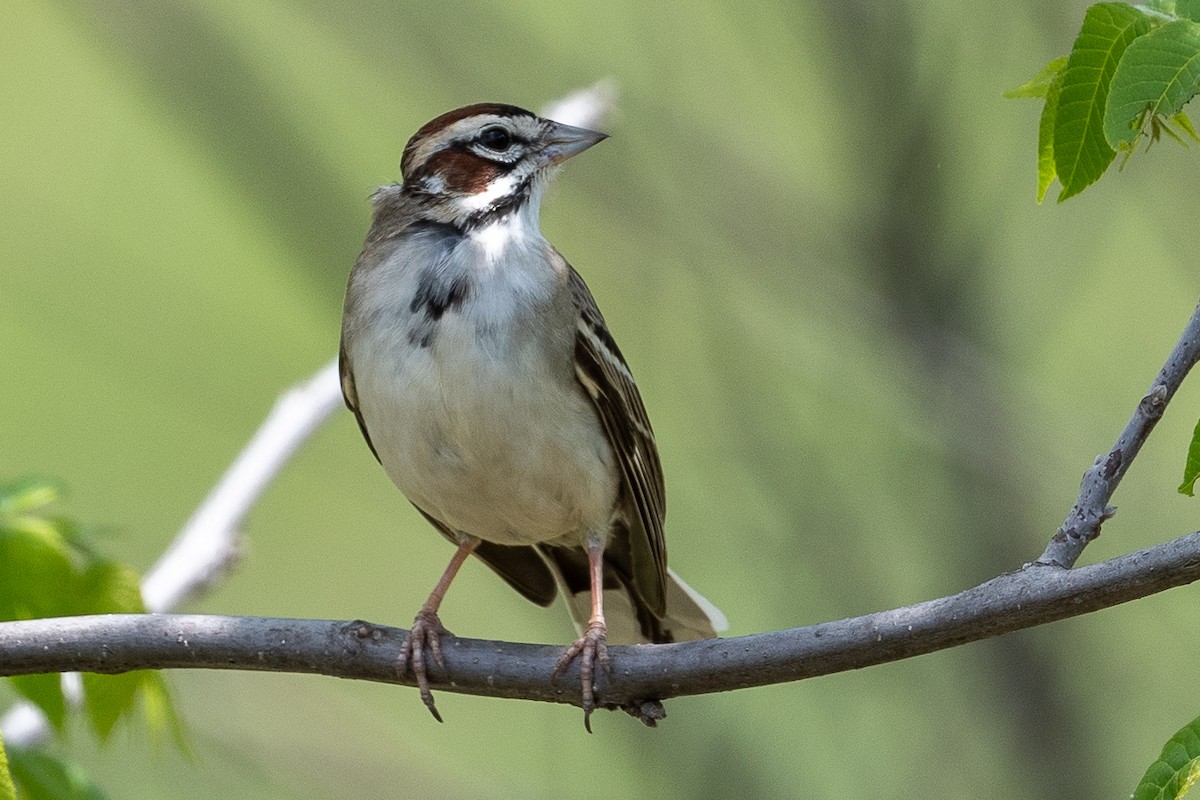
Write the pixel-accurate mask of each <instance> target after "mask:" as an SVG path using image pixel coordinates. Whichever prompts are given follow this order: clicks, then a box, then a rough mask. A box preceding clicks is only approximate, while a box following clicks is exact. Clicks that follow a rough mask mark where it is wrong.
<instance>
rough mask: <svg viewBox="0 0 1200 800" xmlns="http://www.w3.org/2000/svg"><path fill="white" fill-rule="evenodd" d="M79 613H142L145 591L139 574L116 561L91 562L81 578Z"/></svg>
mask: <svg viewBox="0 0 1200 800" xmlns="http://www.w3.org/2000/svg"><path fill="white" fill-rule="evenodd" d="M79 599H80V606H79V610H78V611H77V612H76V613H79V614H141V613H143V612H144V611H145V610H146V606H145V605H144V604H143V603H142V590H141V588H140V586H139V585H138V576H137V573H136V572H134V571H133V570H131V569H130V568H129V567H126V566H125V565H124V564H118V563H117V562H115V561H96V562H95V563H92V564H90V565H88V567H87V568H86V569H85V570H84V572H83V575H82V577H81V580H80V590H79Z"/></svg>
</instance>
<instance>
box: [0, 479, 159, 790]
mask: <svg viewBox="0 0 1200 800" xmlns="http://www.w3.org/2000/svg"><path fill="white" fill-rule="evenodd" d="M60 498H61V488H60V486H59V485H58V484H56V483H54V482H51V481H46V480H40V479H35V478H24V479H21V480H15V481H11V482H8V483H4V484H0V619H3V620H16V619H33V618H35V617H60V616H72V615H77V614H136V613H141V612H143V611H145V608H144V607H143V605H142V597H141V593H140V591H139V590H138V577H137V575H136V574H135V573H134V572H133V571H132V570H130V569H129V568H128V567H126V566H123V565H122V564H119V563H117V562H115V561H112V560H110V559H108V558H106V557H104V556H102V555H101V554H100V553H99V551H98V550H97V548H96V547H95V546H94V543H93V541H92V539H93V538H94V537H92V536H91V535H90V534H89V532H88V531H86V530H83V529H81V528H79V526H78V525H76V524H75V523H74V522H73V521H72V520H70V519H68V518H67V517H64V516H61V515H59V514H56V513H54V511H53V506H54V504H55V503H56V502H57V501H58V500H59V499H60ZM8 681H9V683H11V685H12V686H13V687H14V688H15V689H16V690H17V692H18V694H20V695H21V696H23V697H24V698H25V699H26V700H29V701H32V702H33V703H34V704H36V705H37V707H38V708H40V709H41V711H42V713H43V714H45V716H46V719H48V720H49V722H50V724H51V726H52V727H53V728H54V729H55V731H56V732H57V733H59V734H63V733H64V732H65V730H66V722H67V701H66V698H65V696H64V692H63V688H62V679H61V676H60V675H57V674H49V675H17V676H14V677H11V678H9V679H8ZM82 684H83V693H82V699H83V706H84V707H85V708H86V711H87V718H88V721H89V722H90V724H91V728H92V731H93V732H94V733H95V734H96V735H97V736H98V737H99V738H100V739H101V740H102V741H104V740H107V739H108V738H109V736H110V735H111V734H112V732H113V727H114V726H115V725H116V723H117V721H118V720H119V719H121V718H122V717H125V716H128V715H129V714H130V712H131V711H132V710H133V708H134V707H135V703H136V701H137V700H138V698H139V697H142V698H143V699H144V700H145V702H144V707H145V712H146V713H145V717H146V720H147V722H149V723H150V728H151V730H152V731H154V732H155V733H156V734H158V735H161V734H163V733H168V732H169V733H170V734H172V735H173V736H174V737H175V739H176V741H177V742H179V743H180V744H181V745H182V738H181V737H182V731H181V728H180V725H179V721H178V718H177V717H176V715H175V712H174V709H173V707H172V705H171V703H170V699H169V695H168V693H167V685H166V682H165V680H164V679H163V676H162V675H161V674H159V673H157V672H127V673H124V674H121V675H96V674H90V673H85V674H84V675H83V680H82ZM12 767H13V771H14V773H15V774H16V776H17V782H18V784H19V785H20V787H21V790H22V793H23V794H24V795H26V796H29V797H34V798H36V797H43V796H45V797H60V798H61V797H76V796H84V795H81V794H79V793H78V792H75V793H74V794H61V793H58V792H57V791H56V790H54V789H53V788H52V787H54V786H57V785H59V784H62V785H63V786H64V787H65V786H67V785H68V784H67V783H63V781H65V780H66V777H67V776H68V775H76V776H78V775H81V774H82V773H81V771H80V770H79V769H78V768H74V769H72V770H68V769H67V767H66V766H65V765H64V763H63V762H61V761H59V760H58V759H57V758H56V757H55V756H53V755H50V754H48V753H42V754H36V755H33V754H29V753H25V752H23V751H21V750H15V751H14V752H13V757H12ZM72 780H73V781H74V783H75V784H79V785H83V784H82V783H81V781H82V778H78V777H76V778H73V779H72ZM31 782H32V783H31ZM37 787H42V788H41V789H39V788H37Z"/></svg>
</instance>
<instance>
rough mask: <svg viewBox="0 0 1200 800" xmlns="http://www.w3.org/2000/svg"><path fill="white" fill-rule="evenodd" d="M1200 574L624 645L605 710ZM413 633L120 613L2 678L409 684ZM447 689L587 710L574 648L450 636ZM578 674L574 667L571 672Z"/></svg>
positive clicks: (48, 637) (7, 652)
mask: <svg viewBox="0 0 1200 800" xmlns="http://www.w3.org/2000/svg"><path fill="white" fill-rule="evenodd" d="M1198 578H1200V532H1198V533H1192V534H1189V535H1187V536H1183V537H1181V538H1179V539H1175V540H1174V541H1171V542H1167V543H1165V544H1160V545H1156V546H1154V547H1150V548H1147V549H1145V550H1141V551H1138V552H1136V553H1130V554H1128V555H1124V556H1120V557H1118V558H1114V559H1111V560H1109V561H1105V562H1102V563H1099V564H1094V565H1091V566H1087V567H1081V568H1079V569H1075V570H1047V569H1042V568H1039V567H1037V566H1033V565H1031V566H1028V567H1026V568H1024V569H1022V570H1019V571H1017V572H1013V573H1010V574H1007V575H1001V576H1000V577H997V578H993V579H992V580H990V581H987V582H986V583H983V584H980V585H979V586H976V587H974V588H971V589H968V590H966V591H964V592H960V593H959V594H955V595H951V596H948V597H943V598H939V599H937V600H929V601H926V602H923V603H917V604H916V605H911V606H905V607H903V608H896V609H892V610H890V611H880V612H878V613H874V614H867V615H865V616H861V617H855V618H852V619H844V620H839V621H836V622H824V623H821V624H818V625H811V626H808V627H804V628H792V629H790V630H784V631H776V632H772V633H761V634H756V635H753V636H742V637H738V638H732V639H710V640H706V641H699V642H685V643H681V644H665V645H639V646H626V647H611V648H610V649H609V650H610V655H611V657H612V661H613V671H612V674H611V676H606V675H603V674H601V675H600V678H599V688H598V691H599V695H600V705H601V706H603V707H605V708H625V709H626V710H633V711H634V713H637V714H638V715H639V716H643V718H644V719H645V718H646V712H645V709H646V708H650V709H653V708H654V707H655V706H656V701H658V700H663V699H666V698H669V697H678V696H685V695H695V694H704V693H709V692H722V691H729V690H732V689H742V688H747V687H751V686H762V685H766V684H774V683H784V682H788V681H795V680H801V679H803V678H811V677H814V676H817V675H826V674H830V673H834V672H842V671H845V670H850V669H859V668H861V667H868V666H872V665H875V664H882V663H885V662H888V661H896V660H898V659H902V658H909V657H912V656H916V655H921V654H924V653H931V652H934V651H936V650H942V649H945V648H949V647H954V646H956V645H961V644H965V643H967V642H973V641H978V640H980V639H986V638H990V637H993V636H999V635H1001V634H1005V633H1011V632H1013V631H1017V630H1022V629H1024V628H1030V627H1033V626H1036V625H1042V624H1045V623H1047V622H1054V621H1057V620H1061V619H1066V618H1068V617H1073V616H1077V615H1080V614H1086V613H1089V612H1092V611H1096V610H1099V609H1102V608H1107V607H1109V606H1113V605H1117V604H1119V603H1124V602H1127V601H1129V600H1135V599H1137V598H1140V597H1145V596H1147V595H1150V594H1154V593H1156V592H1160V591H1164V590H1166V589H1169V588H1171V587H1174V586H1181V585H1184V584H1188V583H1191V582H1192V581H1195V580H1197V579H1198ZM403 636H404V631H403V630H401V629H399V628H391V627H384V626H379V625H374V624H371V623H368V622H362V621H354V622H334V621H323V620H295V619H268V618H258V617H219V616H199V615H162V614H147V615H110V616H94V617H63V618H58V619H40V620H26V621H20V622H6V623H0V675H22V674H29V673H39V672H58V671H65V670H85V671H88V672H101V673H113V672H126V671H129V670H133V669H240V670H256V671H271V672H297V673H308V674H320V675H330V676H334V677H339V678H355V679H361V680H371V681H380V682H384V683H403V684H406V685H412V679H411V677H410V676H408V675H405V676H400V675H397V673H396V653H397V651H398V648H399V644H400V642H401V641H402V640H403ZM442 647H443V653H444V655H445V659H446V668H445V670H442V669H439V668H437V666H436V665H431V667H432V678H433V680H434V687H435V688H436V689H439V690H441V691H447V692H458V693H462V694H473V695H483V696H488V697H507V698H521V699H526V700H540V701H545V702H558V703H569V704H573V705H579V704H580V698H579V685H578V680H577V679H576V678H575V677H574V676H573V675H572V674H571V673H570V672H569V673H568V674H566V675H564V676H563V678H562V679H561V680H559V682H558V685H557V686H554V685H551V683H550V673H551V671H552V670H553V669H554V664H555V661H556V660H557V658H558V656H559V655H560V654H561V650H562V648H561V647H559V646H557V645H532V644H512V643H508V642H492V641H483V640H475V639H459V638H455V637H447V638H446V639H445V640H444V642H443V645H442ZM572 669H573V668H572Z"/></svg>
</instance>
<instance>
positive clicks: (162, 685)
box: [142, 672, 192, 756]
mask: <svg viewBox="0 0 1200 800" xmlns="http://www.w3.org/2000/svg"><path fill="white" fill-rule="evenodd" d="M142 709H143V712H144V713H145V716H146V724H147V725H148V726H149V727H150V733H151V734H152V735H153V736H154V740H155V742H156V743H157V742H160V741H163V740H165V739H168V738H169V739H170V740H171V742H172V743H173V744H174V745H175V746H176V747H177V748H178V749H179V752H181V753H183V754H184V755H185V756H190V755H191V754H192V748H191V745H190V744H189V743H188V738H187V731H186V730H185V729H184V727H183V720H181V719H180V718H179V714H177V713H176V711H175V704H174V703H172V702H171V692H170V689H169V688H168V687H167V680H166V678H165V677H163V674H162V673H161V672H148V673H146V679H145V681H144V682H143V683H142Z"/></svg>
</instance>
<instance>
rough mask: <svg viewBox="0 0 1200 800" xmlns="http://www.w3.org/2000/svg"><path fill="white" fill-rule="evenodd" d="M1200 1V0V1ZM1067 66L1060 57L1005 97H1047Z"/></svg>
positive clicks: (1005, 94) (1010, 90) (1064, 60)
mask: <svg viewBox="0 0 1200 800" xmlns="http://www.w3.org/2000/svg"><path fill="white" fill-rule="evenodd" d="M1198 1H1200V0H1198ZM1066 65H1067V57H1066V56H1059V57H1058V58H1056V59H1054V60H1053V61H1051V62H1050V63H1049V64H1047V65H1046V66H1044V67H1042V68H1041V70H1040V71H1039V72H1038V74H1037V75H1034V76H1033V77H1032V78H1030V79H1029V80H1027V81H1026V82H1025V83H1023V84H1021V85H1020V86H1018V87H1017V88H1015V89H1009V90H1008V91H1007V92H1005V93H1004V96H1005V97H1046V96H1047V95H1048V94H1049V92H1050V87H1051V85H1052V84H1054V83H1055V82H1056V81H1059V79H1060V78H1059V76H1060V74H1061V73H1062V71H1063V67H1065V66H1066Z"/></svg>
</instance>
